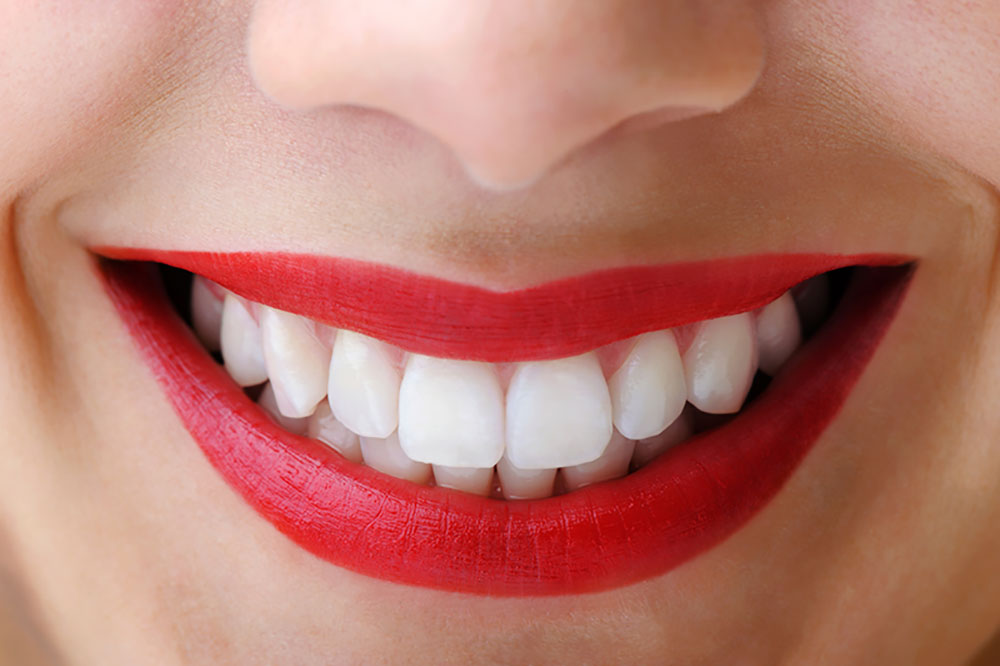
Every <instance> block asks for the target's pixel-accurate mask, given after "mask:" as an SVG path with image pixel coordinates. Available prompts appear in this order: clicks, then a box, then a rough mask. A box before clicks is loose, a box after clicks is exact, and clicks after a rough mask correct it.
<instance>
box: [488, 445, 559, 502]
mask: <svg viewBox="0 0 1000 666" xmlns="http://www.w3.org/2000/svg"><path fill="white" fill-rule="evenodd" d="M497 476H498V477H499V479H500V489H501V491H502V492H503V496H504V498H506V499H510V500H514V499H541V498H543V497H548V496H549V495H551V494H552V488H553V486H554V485H555V480H556V470H555V469H520V468H518V467H514V466H513V465H511V464H510V461H509V460H507V456H504V457H503V458H501V459H500V462H498V463H497Z"/></svg>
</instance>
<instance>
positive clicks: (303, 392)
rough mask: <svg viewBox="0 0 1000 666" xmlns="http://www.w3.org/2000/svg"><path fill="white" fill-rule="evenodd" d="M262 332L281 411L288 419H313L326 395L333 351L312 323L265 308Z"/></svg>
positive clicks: (269, 373) (268, 365)
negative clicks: (331, 351)
mask: <svg viewBox="0 0 1000 666" xmlns="http://www.w3.org/2000/svg"><path fill="white" fill-rule="evenodd" d="M260 331H261V339H262V341H263V345H264V364H265V366H266V367H267V374H268V377H270V379H271V386H273V387H274V397H275V399H276V400H277V402H278V409H280V410H281V413H282V414H284V415H285V416H293V417H304V416H309V415H310V414H312V413H313V411H314V410H315V409H316V405H317V403H319V401H320V400H322V399H323V396H325V395H326V381H327V372H328V371H329V367H330V350H329V348H328V347H327V346H326V345H324V344H323V343H322V342H320V340H319V338H318V337H317V335H316V329H315V327H314V326H313V324H312V322H311V321H309V320H308V319H305V318H303V317H298V316H296V315H293V314H290V313H288V312H282V311H281V310H275V309H274V308H269V307H262V308H261V313H260Z"/></svg>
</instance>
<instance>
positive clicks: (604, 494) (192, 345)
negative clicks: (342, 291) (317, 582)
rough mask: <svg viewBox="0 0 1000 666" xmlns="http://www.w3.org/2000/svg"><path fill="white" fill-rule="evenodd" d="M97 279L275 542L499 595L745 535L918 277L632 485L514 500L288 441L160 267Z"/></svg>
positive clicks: (883, 279)
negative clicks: (180, 313) (196, 328)
mask: <svg viewBox="0 0 1000 666" xmlns="http://www.w3.org/2000/svg"><path fill="white" fill-rule="evenodd" d="M100 272H101V275H102V276H103V279H104V283H105V285H106V288H107V290H108V293H109V295H110V297H111V300H112V302H113V303H114V305H115V307H116V308H117V310H118V312H119V315H120V316H121V318H122V320H123V321H124V323H125V325H126V327H127V329H128V331H129V332H130V334H131V335H132V338H133V340H134V341H135V343H136V345H137V346H138V348H139V350H140V352H141V354H142V356H143V357H144V359H145V361H146V363H147V364H148V366H149V368H150V369H151V370H152V372H153V374H154V375H155V377H156V379H157V380H158V381H159V382H160V384H161V385H162V386H163V388H164V390H165V392H166V394H167V396H168V398H169V400H170V402H171V403H172V404H173V407H174V409H175V410H176V412H177V413H178V415H179V416H180V417H181V420H182V421H183V423H184V425H185V426H186V428H187V430H188V431H189V432H190V433H191V435H192V437H193V438H194V440H195V441H196V442H197V443H198V444H199V445H200V446H201V448H202V451H203V452H204V453H205V456H206V457H207V458H208V460H209V461H210V462H211V463H212V464H213V465H214V466H215V468H216V469H217V470H218V471H219V473H220V474H221V475H222V476H223V478H225V479H226V480H227V481H228V482H229V484H230V485H231V486H232V487H233V488H234V489H236V490H237V491H238V492H239V493H240V494H241V495H242V496H243V498H244V499H245V500H246V501H247V502H248V503H249V504H250V505H251V506H252V507H253V508H254V509H256V510H257V511H258V512H259V513H260V514H261V515H262V516H263V517H264V518H266V519H267V520H268V521H269V522H270V523H271V524H272V525H274V526H275V527H276V528H277V529H278V530H280V531H281V532H282V533H284V534H285V535H287V536H288V537H289V538H290V539H292V540H293V541H294V542H296V543H297V544H299V545H300V546H302V547H303V548H305V549H306V550H308V551H310V552H312V553H314V554H315V555H317V556H319V557H321V558H323V559H326V560H328V561H329V562H331V563H333V564H335V565H338V566H342V567H345V568H348V569H351V570H354V571H356V572H358V573H361V574H364V575H367V576H371V577H373V578H379V579H383V580H388V581H394V582H398V583H405V584H410V585H417V586H421V587H429V588H438V589H445V590H451V591H460V592H467V593H474V594H489V595H502V596H535V595H552V594H573V593H582V592H592V591H598V590H603V589H608V588H612V587H617V586H621V585H626V584H629V583H635V582H638V581H641V580H644V579H647V578H649V577H652V576H655V575H659V574H662V573H664V572H666V571H669V570H670V569H672V568H674V567H676V566H678V565H680V564H681V563H683V562H685V561H686V560H689V559H690V558H692V557H694V556H696V555H698V554H699V553H701V552H704V551H705V550H706V549H708V548H711V547H712V546H714V545H716V544H718V543H719V542H720V541H722V540H723V539H725V538H726V537H728V536H729V535H730V534H732V533H733V532H735V531H736V530H737V529H738V528H739V527H740V526H742V525H743V524H745V523H746V522H747V521H748V520H749V519H750V518H751V517H752V516H754V515H755V514H756V512H757V511H759V510H760V509H761V508H762V507H764V506H765V505H766V504H767V503H768V502H769V501H770V500H771V499H772V498H773V497H774V496H775V494H776V493H777V492H778V491H779V490H780V488H781V487H782V485H783V484H784V483H785V481H786V480H787V479H788V478H789V476H790V475H791V474H792V472H793V471H794V470H795V469H796V467H797V466H798V464H799V463H800V462H801V461H802V459H803V457H804V456H805V454H806V453H807V452H808V451H809V449H810V448H811V447H812V446H813V444H814V443H815V442H816V441H817V440H818V439H819V436H820V435H821V434H822V432H823V430H824V429H825V428H826V426H827V425H828V424H829V423H830V421H831V420H832V419H833V418H834V417H835V416H836V414H837V412H838V411H839V410H840V408H841V406H842V405H843V403H844V401H845V400H846V398H847V396H848V395H849V393H850V391H851V388H852V387H853V386H854V384H855V382H856V381H857V380H858V378H859V377H860V375H861V373H862V371H863V370H864V368H865V366H866V365H867V364H868V361H869V359H870V358H871V356H872V355H873V353H874V351H875V349H876V348H877V346H878V344H879V342H880V340H881V339H882V337H883V335H884V333H885V332H886V330H887V329H888V328H889V325H890V323H891V322H892V320H893V318H894V317H895V314H896V312H897V310H898V308H899V305H900V303H901V302H902V300H903V298H904V296H905V293H906V290H907V287H908V285H909V283H910V278H911V276H912V269H911V268H910V267H892V268H889V267H883V268H859V269H858V275H857V276H856V278H857V279H856V280H855V282H854V284H853V286H852V288H851V289H850V290H849V292H848V294H847V295H846V296H845V298H844V302H843V304H842V306H841V307H840V308H839V309H838V311H837V312H836V313H835V314H834V316H833V317H832V318H831V320H830V321H829V322H827V324H826V325H825V326H824V327H823V329H822V330H821V331H820V332H819V333H818V334H817V335H816V336H815V337H814V338H813V339H812V340H811V341H810V342H809V344H808V345H807V347H806V348H804V349H803V352H802V353H800V354H799V355H797V356H796V357H795V358H794V359H793V360H792V361H791V362H789V364H788V365H787V366H786V367H785V369H783V371H782V373H781V374H780V375H779V376H778V377H776V378H775V379H774V381H773V382H772V383H771V385H770V386H769V387H768V389H767V390H766V391H765V392H764V393H763V394H762V395H761V396H760V397H759V398H758V399H757V400H756V401H755V402H753V403H752V404H751V405H749V406H748V407H747V408H746V409H745V410H744V412H743V413H742V414H740V415H739V417H738V418H736V419H734V420H732V421H730V422H729V423H727V424H726V425H723V426H721V427H719V428H716V429H714V430H711V431H708V432H706V433H704V434H701V435H699V436H697V437H695V438H694V439H692V440H690V441H688V442H686V443H684V444H683V445H681V446H678V447H676V448H674V449H671V450H669V451H667V452H666V453H665V454H663V455H661V456H660V457H659V458H657V459H656V460H654V461H653V462H652V463H650V464H648V465H646V466H645V467H643V468H642V469H640V470H638V471H636V472H634V473H632V474H630V475H628V476H626V477H623V478H621V479H619V480H617V481H611V482H606V483H602V484H599V485H595V486H592V487H589V488H585V489H582V490H579V491H576V492H573V493H568V494H565V495H560V496H556V497H551V498H548V499H544V500H536V501H517V502H505V501H500V500H492V499H485V498H480V497H475V496H472V495H466V494H464V493H459V492H456V491H451V490H448V489H443V488H436V487H429V486H420V485H416V484H412V483H409V482H407V481H402V480H399V479H395V478H393V477H390V476H387V475H384V474H381V473H379V472H377V471H375V470H373V469H371V468H369V467H365V466H362V465H357V464H354V463H351V462H348V461H346V460H345V459H344V458H342V457H341V456H340V455H339V454H337V453H336V452H334V451H333V450H331V449H329V448H327V447H326V446H324V445H323V444H321V443H319V442H317V441H315V440H311V439H307V438H303V437H298V436H295V435H292V434H290V433H287V432H285V431H283V430H281V429H279V428H278V426H276V425H274V424H273V423H272V422H271V420H270V419H269V418H268V417H267V416H266V415H265V414H264V413H263V412H262V411H261V410H260V409H259V408H258V407H257V406H256V405H255V404H254V403H252V402H251V401H250V400H249V399H248V398H247V397H246V396H245V395H244V394H243V392H242V391H241V390H240V389H239V388H238V387H237V386H236V385H235V384H234V383H233V382H232V380H230V379H229V377H228V376H227V375H226V373H225V371H224V370H223V369H222V368H221V367H220V366H219V365H217V364H216V363H215V362H214V361H213V360H212V359H211V358H210V357H209V355H208V354H207V353H205V351H204V350H203V349H202V348H201V346H200V345H199V343H198V342H197V341H196V340H195V338H194V336H193V335H192V334H191V332H190V331H189V329H188V328H187V327H186V326H185V325H184V323H183V322H182V321H181V320H180V319H179V317H177V315H176V314H175V313H174V312H173V310H172V309H171V308H170V306H169V304H168V301H167V299H166V297H165V295H164V293H163V290H162V288H161V286H160V283H159V279H158V277H157V276H156V273H155V269H154V268H153V267H152V266H150V265H148V264H134V263H123V262H110V261H102V262H101V263H100Z"/></svg>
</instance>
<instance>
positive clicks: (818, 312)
mask: <svg viewBox="0 0 1000 666" xmlns="http://www.w3.org/2000/svg"><path fill="white" fill-rule="evenodd" d="M159 268H160V271H161V274H162V277H163V284H164V287H165V290H166V293H167V297H168V298H169V300H170V302H171V304H172V305H173V307H174V309H175V311H176V312H177V313H178V314H179V315H180V316H181V317H182V319H183V320H184V321H185V322H186V323H187V324H188V326H191V327H193V323H192V311H191V310H192V308H191V288H192V282H193V277H194V276H193V275H192V274H191V273H189V272H187V271H183V270H180V269H176V268H172V267H169V266H165V265H160V266H159ZM853 272H854V267H848V268H843V269H838V270H835V271H830V272H828V273H825V274H822V275H820V276H817V277H815V278H811V279H809V280H806V281H803V282H802V283H800V284H798V285H795V286H794V287H792V288H791V290H790V293H791V294H792V298H793V300H794V302H795V312H796V315H797V317H798V318H799V323H800V326H801V335H802V343H801V344H804V343H805V342H807V341H808V340H809V338H811V337H812V336H813V335H815V333H816V331H817V330H819V329H820V328H822V326H823V325H824V324H825V323H826V322H827V320H828V319H829V318H830V317H831V315H832V313H833V312H834V311H835V310H836V308H837V306H838V304H839V302H840V301H841V299H842V298H843V295H844V293H845V291H846V289H847V286H848V283H849V281H850V279H851V276H852V274H853ZM212 289H213V294H214V293H216V290H221V288H220V287H218V285H212ZM259 307H260V306H258V305H257V304H252V308H253V310H258V309H259ZM199 312H202V311H201V310H199ZM700 324H701V323H700V322H698V323H694V324H690V325H687V326H682V327H677V328H675V329H672V331H673V334H674V336H675V340H676V343H677V347H678V350H679V352H680V353H681V355H683V354H684V353H685V352H686V351H687V349H688V347H689V346H690V345H691V343H692V340H693V339H694V338H695V336H696V334H697V331H698V328H699V326H700ZM313 326H314V327H315V328H314V330H315V332H316V334H317V336H319V337H320V339H321V340H329V341H330V342H332V341H333V337H332V336H333V334H335V331H334V330H333V329H329V328H328V327H325V326H324V325H322V324H318V323H315V322H313ZM637 339H638V336H636V337H635V338H631V339H628V340H622V341H619V342H617V343H613V344H612V345H606V346H605V347H603V348H601V349H599V350H596V351H597V353H596V358H597V360H598V362H599V364H600V368H601V371H602V373H603V374H604V377H605V379H608V380H610V378H611V376H612V375H613V374H614V373H615V372H616V371H617V370H618V369H619V368H620V367H622V365H623V364H624V363H625V362H626V359H627V357H628V356H629V354H630V353H631V351H632V350H633V348H635V346H636V340H637ZM755 344H756V343H755ZM388 347H389V350H388V351H389V354H390V355H391V363H392V365H394V366H395V367H396V369H397V370H398V371H399V372H400V374H401V375H402V373H403V372H404V371H405V367H406V363H407V359H408V357H409V354H407V353H406V352H404V351H403V350H401V349H398V348H395V347H392V346H388ZM211 354H212V356H213V358H214V359H215V360H216V362H218V363H220V364H221V363H222V355H221V353H219V352H211ZM519 365H520V364H519V363H499V364H496V365H495V367H496V371H497V376H498V378H499V381H500V385H501V389H502V391H503V396H506V394H507V391H508V389H509V385H510V380H511V377H512V376H513V374H514V372H515V371H516V370H517V368H518V367H519ZM779 373H780V370H779ZM771 381H772V377H771V376H769V375H767V374H766V373H764V372H762V371H760V370H757V371H756V372H755V373H754V375H753V379H752V383H751V386H750V389H749V392H748V393H747V395H746V398H745V399H744V401H743V404H742V406H741V407H740V409H739V410H738V411H737V412H735V413H731V414H708V413H705V412H703V411H701V410H699V409H697V408H695V407H694V406H693V405H691V404H690V403H687V404H686V405H685V407H684V410H683V413H682V414H681V416H680V417H678V421H677V423H675V424H674V425H672V426H670V427H668V429H667V430H668V433H669V432H670V431H671V429H672V428H675V427H678V423H679V422H680V421H681V420H683V421H684V423H685V424H687V425H685V426H684V427H685V428H686V430H685V431H684V432H683V433H681V434H680V435H678V437H680V439H677V440H676V441H669V443H667V444H662V443H663V442H668V438H667V435H668V433H663V434H662V435H661V436H658V437H661V439H660V440H659V441H660V442H661V444H659V445H652V444H650V445H643V444H641V443H640V444H636V445H635V453H634V454H633V455H632V459H631V460H630V462H629V464H628V466H627V469H626V471H625V474H630V473H632V472H634V471H636V470H637V469H640V468H641V467H643V466H644V465H646V464H649V462H651V461H652V460H654V459H655V457H658V456H660V455H662V454H663V452H664V451H666V450H668V449H670V448H673V447H674V446H678V445H680V444H683V443H684V442H685V441H686V440H687V439H690V437H692V436H694V435H698V434H700V433H703V432H705V431H707V430H711V429H713V428H716V427H719V426H721V425H723V424H725V423H728V422H729V421H731V420H732V419H733V418H735V417H736V416H737V415H738V414H740V413H742V412H743V410H744V409H745V408H746V407H747V405H749V404H751V403H752V402H753V401H754V400H755V399H756V398H757V397H758V396H759V395H760V394H762V393H763V392H764V391H766V390H767V388H768V386H769V385H770V383H771ZM267 385H268V384H267V382H265V383H262V384H259V385H257V386H250V387H246V388H244V389H243V392H244V394H245V395H246V396H247V398H248V399H249V400H251V401H254V402H257V401H258V400H259V399H260V398H261V394H262V392H263V390H264V387H265V386H267ZM324 400H325V399H324ZM504 402H505V403H506V398H504ZM326 411H327V412H329V410H326ZM616 423H617V422H616ZM678 432H679V431H678ZM392 436H393V437H395V433H393V434H392ZM617 436H618V437H620V435H617ZM670 437H673V435H671V436H670ZM647 439H656V438H655V437H654V438H647ZM643 441H646V440H643ZM644 446H645V447H646V448H645V449H644V450H645V451H655V453H652V454H650V453H646V454H644V455H653V457H652V458H648V459H644V460H641V461H640V449H641V448H643V447H644ZM650 446H653V447H654V448H649V447H650ZM664 446H665V448H663V447H664ZM602 455H603V454H602ZM359 464H364V463H363V462H361V463H359ZM490 475H491V478H490V483H489V490H488V492H487V493H486V495H485V497H487V498H490V499H494V500H503V499H504V494H503V488H502V486H501V481H500V475H499V474H498V473H497V470H496V467H494V468H492V471H491V473H490ZM598 483H600V481H598ZM426 485H430V486H433V485H437V484H436V483H435V480H434V475H433V474H430V475H429V478H428V481H427V484H426ZM442 489H443V490H444V487H442ZM446 491H447V492H462V491H461V490H452V489H447V490H446ZM480 492H481V491H480ZM566 492H572V491H570V490H569V487H568V485H567V481H566V478H565V475H564V474H563V473H562V471H561V470H560V471H557V472H556V473H555V480H554V484H553V489H552V495H553V496H556V495H561V494H564V493H566ZM508 501H520V500H508Z"/></svg>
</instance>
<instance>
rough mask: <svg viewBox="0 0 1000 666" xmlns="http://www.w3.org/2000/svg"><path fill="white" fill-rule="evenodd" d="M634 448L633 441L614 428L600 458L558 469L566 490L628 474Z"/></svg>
mask: <svg viewBox="0 0 1000 666" xmlns="http://www.w3.org/2000/svg"><path fill="white" fill-rule="evenodd" d="M634 450H635V441H634V440H631V439H626V437H625V436H624V435H622V434H621V433H620V432H618V431H617V430H616V431H615V432H614V434H612V435H611V441H610V442H608V447H607V448H606V449H604V453H602V454H601V457H600V458H598V459H597V460H594V461H592V462H589V463H584V464H582V465H575V466H573V467H563V468H562V470H560V473H561V474H562V477H563V482H565V484H566V490H567V491H570V490H577V489H579V488H583V487H584V486H589V485H591V484H594V483H599V482H601V481H607V480H609V479H617V478H618V477H621V476H625V475H626V474H628V466H629V463H630V462H631V461H632V453H633V451H634Z"/></svg>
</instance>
